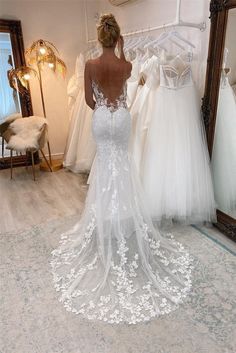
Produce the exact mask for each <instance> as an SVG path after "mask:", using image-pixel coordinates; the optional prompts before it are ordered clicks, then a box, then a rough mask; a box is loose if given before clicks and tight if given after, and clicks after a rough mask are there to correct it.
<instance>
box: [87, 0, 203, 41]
mask: <svg viewBox="0 0 236 353" xmlns="http://www.w3.org/2000/svg"><path fill="white" fill-rule="evenodd" d="M181 1H182V0H177V2H176V16H175V20H174V21H173V22H170V23H166V24H163V25H160V26H155V27H150V28H145V29H140V30H137V31H131V32H128V33H124V34H122V35H123V37H129V36H133V35H137V34H145V33H150V32H153V31H157V30H158V29H166V28H171V27H173V28H175V27H191V28H197V29H200V31H204V30H205V29H206V22H201V23H192V22H185V21H183V20H181V18H180V9H181ZM85 16H86V32H87V43H88V44H90V43H96V42H97V40H96V39H88V21H87V20H88V16H87V8H86V4H85Z"/></svg>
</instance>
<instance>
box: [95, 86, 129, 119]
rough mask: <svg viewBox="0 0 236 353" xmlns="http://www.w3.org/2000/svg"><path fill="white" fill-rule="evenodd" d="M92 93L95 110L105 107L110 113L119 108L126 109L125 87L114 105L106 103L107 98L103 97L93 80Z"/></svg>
mask: <svg viewBox="0 0 236 353" xmlns="http://www.w3.org/2000/svg"><path fill="white" fill-rule="evenodd" d="M92 87H93V92H94V95H95V99H96V106H95V109H96V108H98V107H101V106H106V107H107V108H108V109H109V110H110V111H111V112H114V111H116V110H118V109H119V108H125V109H126V108H127V103H126V96H127V85H126V84H125V85H124V87H123V92H122V93H121V95H120V96H119V97H118V98H117V99H116V100H115V102H114V103H112V102H108V98H106V97H105V95H104V94H103V92H102V90H101V89H100V88H99V86H98V84H97V83H96V82H95V81H94V80H93V81H92Z"/></svg>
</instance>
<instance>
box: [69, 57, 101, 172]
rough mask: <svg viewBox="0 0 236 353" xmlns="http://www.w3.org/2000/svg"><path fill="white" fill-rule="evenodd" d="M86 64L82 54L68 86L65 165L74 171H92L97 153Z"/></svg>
mask: <svg viewBox="0 0 236 353" xmlns="http://www.w3.org/2000/svg"><path fill="white" fill-rule="evenodd" d="M84 65H85V62H84V56H83V54H80V56H79V58H78V60H77V64H76V77H75V78H74V79H73V81H72V82H71V83H70V85H69V86H68V93H69V94H70V102H69V104H70V108H71V119H70V127H69V134H68V138H67V143H66V149H65V154H64V162H63V166H64V167H65V168H67V169H69V170H71V171H72V172H74V173H80V172H88V171H90V169H91V165H92V163H93V159H94V156H95V153H96V145H95V141H94V139H93V137H92V133H91V124H92V113H93V112H92V110H91V109H90V108H89V107H88V106H87V105H86V103H85V99H84ZM74 81H75V82H74ZM75 96H76V100H75V101H74V99H73V97H75Z"/></svg>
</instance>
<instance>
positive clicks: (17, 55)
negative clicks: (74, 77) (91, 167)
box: [0, 19, 33, 169]
mask: <svg viewBox="0 0 236 353" xmlns="http://www.w3.org/2000/svg"><path fill="white" fill-rule="evenodd" d="M21 66H25V57H24V43H23V34H22V29H21V22H20V21H13V20H3V19H0V143H1V152H0V169H3V168H4V169H5V168H9V167H10V158H9V155H10V152H9V150H7V149H6V141H5V139H6V137H5V139H4V136H5V135H6V134H5V132H6V127H7V126H8V124H9V123H8V122H6V119H7V118H8V117H9V116H11V115H12V114H18V116H19V115H20V116H23V117H27V116H30V115H33V110H32V104H31V97H30V91H29V90H25V92H24V94H19V93H18V91H17V90H16V89H15V88H14V87H13V85H12V84H11V83H10V82H9V75H10V73H11V70H12V69H15V68H19V67H21ZM4 134H5V135H4ZM27 158H28V157H27V156H26V155H16V156H14V158H13V165H19V166H20V165H25V164H26V162H27Z"/></svg>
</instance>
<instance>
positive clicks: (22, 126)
mask: <svg viewBox="0 0 236 353" xmlns="http://www.w3.org/2000/svg"><path fill="white" fill-rule="evenodd" d="M44 124H48V123H47V120H46V119H45V118H42V117H39V116H30V117H27V118H20V119H16V120H15V121H13V122H12V123H11V124H10V126H9V128H10V129H11V131H12V132H13V135H12V136H11V138H10V140H9V142H8V144H7V146H6V147H7V148H8V149H13V150H15V151H19V152H25V151H26V150H35V149H36V150H37V149H38V148H39V137H40V135H41V132H42V131H41V129H42V127H43V126H44Z"/></svg>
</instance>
